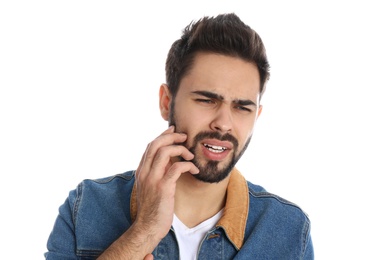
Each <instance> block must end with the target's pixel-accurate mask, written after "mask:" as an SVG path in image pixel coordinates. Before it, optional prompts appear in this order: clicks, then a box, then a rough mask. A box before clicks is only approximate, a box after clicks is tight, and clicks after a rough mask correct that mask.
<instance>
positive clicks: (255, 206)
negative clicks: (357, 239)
mask: <svg viewBox="0 0 390 260" xmlns="http://www.w3.org/2000/svg"><path fill="white" fill-rule="evenodd" d="M134 173H135V171H129V172H125V173H123V174H119V175H115V176H112V177H108V178H103V179H98V180H84V181H83V182H81V183H80V184H79V185H78V187H77V188H76V189H75V190H73V191H71V192H70V193H69V197H68V198H67V199H66V201H65V203H64V204H63V205H62V206H61V207H60V209H59V215H58V217H57V219H56V221H55V224H54V227H53V230H52V232H51V234H50V236H49V239H48V242H47V248H48V252H46V253H45V257H46V259H63V260H66V259H96V258H97V257H98V256H99V255H100V254H101V253H102V252H103V251H104V250H105V249H106V248H107V247H108V246H109V245H110V244H111V243H112V242H114V241H115V240H116V239H117V238H118V237H119V236H120V235H121V234H122V233H124V232H125V231H126V230H127V229H128V228H129V226H130V225H131V224H132V222H133V220H134V219H135V216H136V214H137V208H136V207H137V206H136V205H137V204H136V196H135V193H136V187H135V185H134V183H135V178H134ZM153 256H154V259H170V260H171V259H179V248H178V244H177V241H176V237H175V231H174V229H173V228H171V230H170V231H169V233H168V234H167V235H166V237H165V238H164V239H162V240H161V241H160V243H159V244H158V246H157V247H156V248H155V249H154V251H153ZM198 259H207V260H209V259H213V260H214V259H278V260H282V259H288V260H291V259H314V253H313V245H312V241H311V236H310V221H309V219H308V217H307V216H306V214H305V213H304V212H303V211H302V210H301V209H300V208H299V207H298V206H296V205H295V204H293V203H291V202H288V201H286V200H284V199H282V198H280V197H278V196H276V195H273V194H271V193H268V192H266V191H265V190H264V189H263V188H262V187H260V186H258V185H254V184H252V183H250V182H249V181H246V180H245V178H244V177H243V175H241V173H240V172H239V171H238V170H237V169H234V170H233V171H232V173H231V177H230V181H229V185H228V189H227V198H226V205H225V208H224V213H223V216H222V217H221V219H220V220H219V222H218V223H217V225H216V226H215V227H214V228H213V229H211V230H210V231H209V232H208V233H207V234H206V235H205V237H204V238H203V240H202V242H201V245H200V247H199V249H198Z"/></svg>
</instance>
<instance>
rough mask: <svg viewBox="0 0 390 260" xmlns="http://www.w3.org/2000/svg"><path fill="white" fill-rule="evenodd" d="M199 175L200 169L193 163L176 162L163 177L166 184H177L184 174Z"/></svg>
mask: <svg viewBox="0 0 390 260" xmlns="http://www.w3.org/2000/svg"><path fill="white" fill-rule="evenodd" d="M185 172H189V173H191V174H198V173H199V169H198V168H197V167H196V166H195V164H193V163H192V162H176V163H174V164H172V166H171V167H170V168H169V169H168V171H167V172H166V174H165V175H164V177H163V181H165V182H166V183H176V181H177V180H178V179H179V177H180V176H181V174H182V173H185Z"/></svg>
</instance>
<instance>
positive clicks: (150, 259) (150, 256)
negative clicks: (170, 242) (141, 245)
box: [144, 254, 154, 260]
mask: <svg viewBox="0 0 390 260" xmlns="http://www.w3.org/2000/svg"><path fill="white" fill-rule="evenodd" d="M153 259H154V258H153V255H152V254H147V255H146V256H145V258H144V260H153Z"/></svg>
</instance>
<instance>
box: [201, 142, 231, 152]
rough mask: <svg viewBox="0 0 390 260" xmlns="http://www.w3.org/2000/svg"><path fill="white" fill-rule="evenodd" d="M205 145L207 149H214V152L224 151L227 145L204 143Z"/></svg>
mask: <svg viewBox="0 0 390 260" xmlns="http://www.w3.org/2000/svg"><path fill="white" fill-rule="evenodd" d="M204 146H205V147H206V148H207V149H209V150H210V151H212V152H218V153H222V152H223V151H225V150H226V148H225V147H222V146H218V145H211V144H204Z"/></svg>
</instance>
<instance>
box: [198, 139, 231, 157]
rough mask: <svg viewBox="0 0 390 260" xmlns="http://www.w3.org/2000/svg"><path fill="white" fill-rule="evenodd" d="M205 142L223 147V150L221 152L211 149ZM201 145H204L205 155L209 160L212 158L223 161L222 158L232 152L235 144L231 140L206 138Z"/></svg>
mask: <svg viewBox="0 0 390 260" xmlns="http://www.w3.org/2000/svg"><path fill="white" fill-rule="evenodd" d="M205 144H206V145H210V146H217V147H222V148H223V151H220V152H213V151H210V150H209V149H208V148H207V147H206V146H205ZM201 146H202V152H203V155H204V156H205V157H206V158H207V159H208V160H211V161H221V160H223V159H225V158H226V157H227V156H228V155H229V154H230V151H231V149H232V148H233V144H232V143H231V142H229V141H220V140H217V139H205V140H202V142H201Z"/></svg>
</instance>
